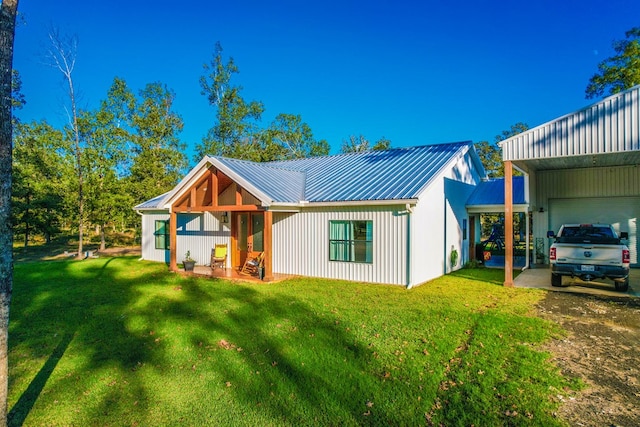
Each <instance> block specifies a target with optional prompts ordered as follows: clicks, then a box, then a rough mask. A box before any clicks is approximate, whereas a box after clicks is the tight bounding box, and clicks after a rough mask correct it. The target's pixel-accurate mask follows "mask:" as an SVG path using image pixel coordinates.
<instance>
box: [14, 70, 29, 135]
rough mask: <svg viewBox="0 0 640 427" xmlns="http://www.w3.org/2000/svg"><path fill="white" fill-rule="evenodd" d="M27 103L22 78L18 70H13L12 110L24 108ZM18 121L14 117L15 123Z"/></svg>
mask: <svg viewBox="0 0 640 427" xmlns="http://www.w3.org/2000/svg"><path fill="white" fill-rule="evenodd" d="M26 103H27V101H26V99H25V97H24V94H23V93H22V78H21V77H20V73H19V72H18V70H13V71H12V72H11V108H13V110H14V111H15V110H19V109H21V108H22V107H24V104H26ZM16 120H18V118H17V117H15V116H14V117H13V121H14V123H15V121H16Z"/></svg>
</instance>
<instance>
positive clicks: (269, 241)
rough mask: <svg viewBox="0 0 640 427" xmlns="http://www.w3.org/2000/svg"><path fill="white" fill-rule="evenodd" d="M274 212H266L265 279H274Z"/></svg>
mask: <svg viewBox="0 0 640 427" xmlns="http://www.w3.org/2000/svg"><path fill="white" fill-rule="evenodd" d="M272 229H273V212H271V211H265V213H264V280H265V281H267V282H268V281H271V280H273V264H272V259H273V257H272V255H273V230H272Z"/></svg>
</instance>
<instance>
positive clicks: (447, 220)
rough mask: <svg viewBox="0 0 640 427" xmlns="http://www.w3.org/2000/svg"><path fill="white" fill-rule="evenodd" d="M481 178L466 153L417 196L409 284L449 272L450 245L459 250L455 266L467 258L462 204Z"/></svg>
mask: <svg viewBox="0 0 640 427" xmlns="http://www.w3.org/2000/svg"><path fill="white" fill-rule="evenodd" d="M480 179H481V177H480V176H479V175H478V172H477V171H476V169H475V167H474V166H473V160H472V159H471V157H470V155H469V154H468V153H467V154H466V155H465V156H463V157H461V158H458V159H455V160H454V162H453V163H452V164H451V165H450V167H447V168H444V169H443V171H442V172H441V174H440V175H438V176H437V177H436V179H434V180H433V181H432V182H431V183H430V185H429V186H428V188H427V189H425V191H424V192H423V193H422V194H421V195H420V197H419V200H418V203H417V204H416V206H415V207H414V209H413V214H412V215H411V226H410V227H411V237H410V241H411V251H410V252H411V280H410V282H411V284H410V285H411V286H415V285H419V284H421V283H424V282H426V281H428V280H431V279H434V278H436V277H439V276H442V275H443V274H446V273H447V272H449V271H450V270H451V266H450V264H449V261H450V255H451V248H452V247H453V248H454V249H455V250H457V251H458V263H457V266H456V267H454V269H458V268H460V267H461V266H462V265H463V264H464V262H465V261H467V260H468V259H469V254H468V241H466V240H463V233H462V232H463V220H464V219H468V214H467V210H466V206H465V205H466V201H467V199H468V198H469V195H470V194H471V192H472V191H473V187H474V186H475V185H476V184H477V183H478V182H479V181H480ZM468 230H469V223H468V222H467V231H468ZM467 238H469V236H467Z"/></svg>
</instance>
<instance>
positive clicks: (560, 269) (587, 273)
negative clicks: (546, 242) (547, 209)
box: [547, 224, 630, 292]
mask: <svg viewBox="0 0 640 427" xmlns="http://www.w3.org/2000/svg"><path fill="white" fill-rule="evenodd" d="M547 237H550V238H555V242H554V243H553V244H552V245H551V248H550V249H549V260H550V262H551V285H552V286H562V276H571V277H579V278H581V279H582V280H585V281H589V280H593V279H604V278H608V279H611V280H613V282H614V284H615V287H616V290H617V291H621V292H626V291H627V290H628V289H629V262H630V254H629V248H628V247H627V246H626V245H624V244H623V243H622V242H621V241H620V239H628V233H625V232H622V233H620V236H618V235H617V234H616V232H615V230H614V229H613V227H612V226H611V225H609V224H564V225H563V226H562V227H560V230H559V231H558V234H557V235H556V234H554V233H553V231H549V232H548V233H547Z"/></svg>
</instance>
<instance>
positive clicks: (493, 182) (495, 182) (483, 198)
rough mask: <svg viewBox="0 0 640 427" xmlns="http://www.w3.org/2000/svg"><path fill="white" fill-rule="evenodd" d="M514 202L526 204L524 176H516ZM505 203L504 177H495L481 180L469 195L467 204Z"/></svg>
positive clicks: (515, 203)
mask: <svg viewBox="0 0 640 427" xmlns="http://www.w3.org/2000/svg"><path fill="white" fill-rule="evenodd" d="M511 182H512V183H513V204H514V205H524V204H526V203H527V201H526V200H525V197H524V177H523V176H514V177H513V181H511ZM487 205H504V178H495V179H490V180H487V181H482V182H480V183H479V184H478V185H477V186H476V188H475V189H474V190H473V193H471V196H469V199H468V200H467V206H487Z"/></svg>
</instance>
